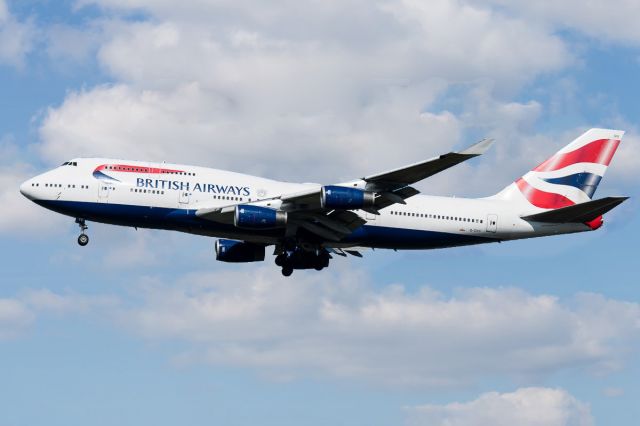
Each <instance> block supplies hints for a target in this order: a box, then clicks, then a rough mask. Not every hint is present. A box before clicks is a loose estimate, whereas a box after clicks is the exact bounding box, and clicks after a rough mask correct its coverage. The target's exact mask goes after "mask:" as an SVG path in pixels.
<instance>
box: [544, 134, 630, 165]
mask: <svg viewBox="0 0 640 426" xmlns="http://www.w3.org/2000/svg"><path fill="white" fill-rule="evenodd" d="M618 145H620V140H619V139H598V140H596V141H593V142H590V143H588V144H587V145H585V146H583V147H580V148H578V149H576V150H575V151H571V152H566V153H564V154H556V155H554V156H553V157H551V158H549V159H548V160H547V161H545V162H544V163H542V164H540V165H539V166H538V167H536V168H535V169H533V170H534V171H536V172H551V171H553V170H559V169H562V168H563V167H567V166H570V165H571V164H576V163H596V164H603V165H605V166H608V165H609V163H611V158H613V154H615V152H616V149H618Z"/></svg>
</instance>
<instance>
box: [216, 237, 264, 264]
mask: <svg viewBox="0 0 640 426" xmlns="http://www.w3.org/2000/svg"><path fill="white" fill-rule="evenodd" d="M215 250H216V260H219V261H221V262H229V263H242V262H261V261H263V260H264V252H265V249H264V246H263V245H260V244H253V243H248V242H245V241H236V240H224V239H221V240H217V241H216V245H215Z"/></svg>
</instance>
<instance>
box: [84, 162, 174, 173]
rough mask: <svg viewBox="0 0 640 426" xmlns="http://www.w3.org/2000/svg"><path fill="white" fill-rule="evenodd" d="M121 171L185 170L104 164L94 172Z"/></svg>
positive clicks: (172, 171)
mask: <svg viewBox="0 0 640 426" xmlns="http://www.w3.org/2000/svg"><path fill="white" fill-rule="evenodd" d="M104 170H107V171H110V172H121V173H151V174H175V173H183V172H184V170H174V169H159V168H156V167H142V166H132V165H129V164H103V165H101V166H98V167H96V169H95V170H94V172H101V171H104Z"/></svg>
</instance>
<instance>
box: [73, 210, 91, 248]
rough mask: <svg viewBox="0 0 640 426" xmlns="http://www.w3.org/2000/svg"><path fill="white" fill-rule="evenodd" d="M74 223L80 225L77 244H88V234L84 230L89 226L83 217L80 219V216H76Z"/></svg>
mask: <svg viewBox="0 0 640 426" xmlns="http://www.w3.org/2000/svg"><path fill="white" fill-rule="evenodd" d="M76 223H77V224H78V226H79V227H80V236H79V237H78V244H80V245H81V246H82V247H84V246H86V245H87V244H89V236H88V235H87V234H85V233H84V231H86V230H87V229H89V227H88V226H87V224H86V223H85V221H84V219H82V218H81V217H77V218H76Z"/></svg>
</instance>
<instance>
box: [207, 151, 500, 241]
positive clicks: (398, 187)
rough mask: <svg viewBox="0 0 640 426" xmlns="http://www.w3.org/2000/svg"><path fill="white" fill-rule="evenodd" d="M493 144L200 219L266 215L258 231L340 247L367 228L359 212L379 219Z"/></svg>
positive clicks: (212, 211)
mask: <svg viewBox="0 0 640 426" xmlns="http://www.w3.org/2000/svg"><path fill="white" fill-rule="evenodd" d="M492 143H493V141H492V140H490V139H483V140H482V141H480V142H478V143H476V144H474V145H472V146H470V147H469V148H467V149H465V150H463V151H460V152H449V153H447V154H443V155H440V156H439V157H435V158H432V159H429V160H426V161H421V162H419V163H415V164H411V165H408V166H405V167H401V168H398V169H394V170H390V171H388V172H384V173H379V174H376V175H371V176H367V177H364V178H362V179H359V180H356V181H353V182H347V183H342V184H338V185H329V186H322V185H316V186H311V187H310V188H308V189H306V190H304V191H301V192H295V193H289V194H282V195H281V196H278V197H274V198H269V199H265V200H258V201H255V202H251V203H243V204H233V205H229V206H225V207H202V208H200V209H198V210H197V211H196V215H197V216H198V217H201V218H203V219H207V220H212V221H215V222H220V223H228V224H235V225H236V226H238V218H239V217H241V215H244V214H245V212H248V211H251V212H257V213H255V214H256V216H255V217H256V218H258V216H259V215H260V214H262V213H261V212H263V213H264V214H265V216H264V217H263V218H262V219H260V218H258V219H256V220H258V223H257V224H256V225H259V224H260V223H259V222H260V220H262V223H263V224H264V225H265V227H271V228H273V227H285V228H286V231H285V235H286V236H295V235H296V233H297V232H298V230H299V229H300V228H302V229H304V230H306V231H308V232H309V233H311V234H313V235H315V236H317V237H320V238H321V239H322V240H327V241H330V242H338V241H340V240H341V239H343V238H344V237H346V236H347V235H349V234H351V232H353V231H354V230H355V229H357V228H358V227H360V226H361V225H363V224H364V223H366V220H365V219H364V218H363V217H362V216H361V215H358V214H357V213H355V211H356V210H363V211H365V212H367V213H370V214H374V215H377V214H379V210H381V209H383V208H385V207H388V206H391V205H393V204H406V202H405V200H406V199H407V198H410V197H412V196H414V195H416V194H419V193H420V192H419V191H418V190H417V189H415V188H413V187H412V186H411V185H412V184H414V183H416V182H419V181H421V180H423V179H426V178H428V177H430V176H433V175H435V174H437V173H439V172H441V171H443V170H446V169H448V168H450V167H453V166H455V165H456V164H460V163H462V162H464V161H466V160H469V159H471V158H473V157H477V156H479V155H482V154H484V153H485V152H486V151H487V149H489V147H490V146H491V144H492ZM332 191H333V192H332ZM329 199H334V200H338V199H339V200H340V202H338V203H335V202H334V203H330V202H328V200H329ZM256 208H257V209H256ZM262 209H264V210H262ZM265 229H266V228H265Z"/></svg>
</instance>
